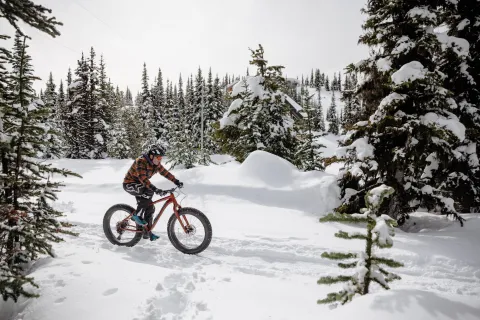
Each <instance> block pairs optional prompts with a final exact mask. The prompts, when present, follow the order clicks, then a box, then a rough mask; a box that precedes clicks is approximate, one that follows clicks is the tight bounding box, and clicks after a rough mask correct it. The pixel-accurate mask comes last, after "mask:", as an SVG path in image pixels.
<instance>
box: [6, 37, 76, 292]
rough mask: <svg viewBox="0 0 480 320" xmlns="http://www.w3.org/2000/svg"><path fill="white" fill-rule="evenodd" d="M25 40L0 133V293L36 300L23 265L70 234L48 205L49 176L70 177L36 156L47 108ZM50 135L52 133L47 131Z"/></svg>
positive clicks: (18, 46)
mask: <svg viewBox="0 0 480 320" xmlns="http://www.w3.org/2000/svg"><path fill="white" fill-rule="evenodd" d="M27 48H28V46H27V45H26V37H21V36H20V34H19V33H17V35H16V37H15V41H14V50H13V53H12V60H11V62H12V68H11V70H12V71H11V73H10V75H9V81H8V82H9V91H10V92H11V93H12V95H11V96H9V97H8V98H9V101H8V103H7V105H6V106H5V109H4V110H3V111H4V115H3V119H4V127H3V130H4V133H5V134H6V135H8V136H9V137H10V138H11V139H10V141H9V147H8V149H3V150H2V153H3V156H2V164H1V165H2V172H3V175H2V177H1V182H2V191H1V192H0V195H1V199H0V210H1V212H0V294H1V295H2V297H3V299H4V300H6V299H13V300H14V301H17V299H18V298H19V297H20V296H26V297H34V296H36V295H35V294H34V293H32V292H31V291H30V290H29V289H27V288H26V286H27V285H32V286H37V285H36V284H35V283H34V279H33V278H32V277H28V276H26V270H25V266H26V265H28V263H30V262H33V261H35V260H36V259H37V258H38V257H39V256H40V255H43V254H48V255H50V256H53V255H54V254H53V250H52V243H54V242H60V241H63V239H62V238H61V237H60V235H61V234H62V233H63V234H72V233H71V232H70V231H68V229H67V228H68V226H69V225H68V224H67V223H65V222H60V221H59V220H58V219H59V218H60V217H62V213H61V212H59V211H56V210H54V209H53V208H52V207H51V206H50V205H49V202H48V201H53V200H56V199H57V198H56V194H55V193H56V192H57V190H58V187H59V186H60V185H61V184H60V183H59V182H52V180H51V176H52V175H53V174H57V175H71V174H73V173H72V172H69V171H67V170H63V169H59V168H54V167H52V166H51V165H48V164H45V162H43V161H41V160H39V159H37V158H36V156H37V154H38V153H39V152H41V151H42V150H45V148H46V146H47V147H48V143H49V141H48V140H45V139H44V138H43V137H44V135H45V133H46V132H49V128H48V126H47V125H46V124H45V122H44V121H45V119H46V118H47V117H48V116H50V110H49V109H48V108H47V107H46V106H45V104H44V103H43V101H41V100H38V99H36V97H35V92H34V90H33V88H32V84H33V81H34V80H39V78H37V77H35V76H34V75H33V68H32V65H31V57H30V56H29V55H28V53H27V51H26V49H27ZM52 134H53V133H52Z"/></svg>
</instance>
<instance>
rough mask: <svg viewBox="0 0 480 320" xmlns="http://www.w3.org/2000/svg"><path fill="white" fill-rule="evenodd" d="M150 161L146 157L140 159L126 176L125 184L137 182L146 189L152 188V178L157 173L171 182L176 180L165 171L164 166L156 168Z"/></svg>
mask: <svg viewBox="0 0 480 320" xmlns="http://www.w3.org/2000/svg"><path fill="white" fill-rule="evenodd" d="M149 160H150V159H148V158H146V156H141V157H138V158H137V159H136V160H135V162H134V163H133V164H132V166H131V167H130V169H129V170H128V172H127V174H126V175H125V178H124V179H123V183H133V182H136V183H141V184H143V185H144V186H145V187H146V188H151V185H152V184H151V182H150V178H151V177H152V176H153V175H154V174H155V173H160V174H161V175H162V176H164V177H165V178H167V179H168V180H170V181H174V180H175V176H174V175H173V174H171V173H170V172H169V171H168V170H167V169H165V167H164V166H162V165H161V164H159V165H158V166H156V165H154V164H153V163H151V162H150V161H149Z"/></svg>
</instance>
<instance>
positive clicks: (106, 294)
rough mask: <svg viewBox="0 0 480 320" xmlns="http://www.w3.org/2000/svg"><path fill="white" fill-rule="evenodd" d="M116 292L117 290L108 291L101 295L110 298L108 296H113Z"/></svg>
mask: <svg viewBox="0 0 480 320" xmlns="http://www.w3.org/2000/svg"><path fill="white" fill-rule="evenodd" d="M117 291H118V288H112V289H108V290H107V291H105V292H104V293H103V295H104V296H110V295H112V294H114V293H115V292H117Z"/></svg>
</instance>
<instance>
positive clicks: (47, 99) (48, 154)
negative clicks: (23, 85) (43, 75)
mask: <svg viewBox="0 0 480 320" xmlns="http://www.w3.org/2000/svg"><path fill="white" fill-rule="evenodd" d="M43 102H44V107H45V109H46V111H47V113H46V115H45V119H43V121H42V122H43V123H45V124H46V126H47V127H48V128H49V129H48V131H47V132H45V134H44V136H43V139H44V140H46V141H48V143H47V144H46V145H45V148H44V149H43V150H41V151H40V153H39V154H38V156H39V157H40V158H43V159H52V158H59V157H61V156H62V155H63V152H62V151H63V150H62V145H63V141H62V140H61V139H60V130H61V127H60V120H59V110H58V109H57V91H56V86H55V83H54V82H53V76H52V73H51V72H50V76H49V78H48V82H47V87H46V89H45V94H44V100H43Z"/></svg>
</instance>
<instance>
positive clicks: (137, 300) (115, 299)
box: [0, 152, 480, 320]
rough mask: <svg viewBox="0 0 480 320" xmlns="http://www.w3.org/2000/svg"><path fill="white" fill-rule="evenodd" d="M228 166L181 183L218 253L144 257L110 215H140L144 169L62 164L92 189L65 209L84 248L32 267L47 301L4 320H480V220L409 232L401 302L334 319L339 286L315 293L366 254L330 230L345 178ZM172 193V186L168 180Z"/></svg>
mask: <svg viewBox="0 0 480 320" xmlns="http://www.w3.org/2000/svg"><path fill="white" fill-rule="evenodd" d="M215 161H216V162H217V163H219V165H212V166H208V167H197V168H194V169H190V170H173V173H174V174H175V175H176V176H177V177H178V178H179V179H180V180H181V181H183V182H184V183H185V188H184V189H183V190H184V192H185V194H186V195H187V196H186V197H185V198H183V195H182V196H181V197H180V199H182V198H183V200H182V205H184V206H192V207H196V208H198V209H200V210H201V211H203V212H204V213H205V214H206V215H207V216H208V217H209V219H210V221H211V223H212V226H213V240H212V242H211V244H210V247H209V248H208V249H207V250H206V251H204V252H203V253H201V254H199V255H197V256H188V255H184V254H182V253H180V252H179V251H177V250H176V249H175V248H174V247H173V246H172V245H171V244H170V243H169V241H168V237H167V235H166V232H165V231H166V221H167V219H168V216H165V217H162V219H161V223H160V224H159V225H157V231H158V233H159V234H160V239H159V240H158V241H156V242H150V241H146V240H142V241H141V242H140V243H139V244H138V245H137V246H135V247H133V248H124V247H117V246H114V245H112V244H110V243H109V242H108V240H107V239H106V238H105V236H104V234H103V230H102V225H101V223H102V218H103V215H104V213H105V211H106V210H107V209H108V208H109V207H110V206H111V205H113V204H115V203H128V204H130V205H134V198H133V197H132V196H130V195H128V194H127V193H125V192H124V191H123V189H122V186H121V182H122V179H123V176H124V174H125V172H126V171H127V169H128V167H129V166H130V164H131V162H132V161H129V160H58V161H56V162H55V164H56V165H58V166H61V167H66V168H69V169H72V170H74V171H76V172H78V173H79V174H81V175H82V176H83V179H79V178H73V177H71V178H67V179H66V180H64V181H65V183H66V186H65V187H64V188H63V190H62V192H61V193H60V194H59V200H58V201H57V202H56V203H55V206H56V207H57V208H61V209H63V210H65V211H66V212H67V216H68V220H69V221H71V222H73V223H75V224H76V227H75V230H76V231H77V232H79V233H80V235H79V236H78V237H70V236H67V237H66V240H67V241H66V242H64V243H61V244H58V245H55V248H56V254H57V257H56V258H44V259H41V260H39V261H38V262H37V263H35V265H34V266H33V267H32V272H31V274H32V276H34V277H35V279H36V281H37V283H38V284H39V285H40V289H38V290H36V291H37V292H38V293H40V294H41V297H40V298H38V299H30V300H25V299H22V300H20V301H19V302H18V303H17V304H14V303H13V302H11V301H10V302H8V303H3V302H1V303H0V319H2V320H11V319H12V320H13V319H15V320H20V319H21V320H33V319H35V320H43V319H45V320H47V319H48V320H56V319H59V320H60V319H61V320H63V319H68V320H77V319H78V320H80V319H82V320H84V319H89V320H96V319H99V320H105V319H115V320H122V319H125V320H127V319H129V320H130V319H138V320H140V319H141V320H143V319H151V320H153V319H155V320H157V319H164V320H166V319H170V320H171V319H177V320H179V319H182V320H183V319H220V320H224V319H241V320H244V319H249V320H250V319H251V320H253V319H275V320H276V319H294V320H296V319H302V320H308V319H334V318H336V319H340V320H341V319H345V320H346V319H349V320H351V319H352V318H361V319H412V320H413V319H427V320H429V319H431V320H433V319H436V320H437V319H462V320H463V319H480V254H479V251H478V244H479V243H480V241H479V240H480V216H478V215H467V216H466V218H467V220H468V221H467V222H466V223H465V227H464V228H461V227H460V226H459V225H458V224H457V223H452V222H450V221H448V220H446V219H445V218H443V217H436V216H433V215H430V214H420V213H419V214H416V215H414V216H413V217H412V218H411V219H410V220H409V222H408V223H409V229H410V231H411V232H410V233H405V232H402V231H400V230H397V236H396V237H395V238H394V240H395V245H394V247H393V248H392V249H388V250H385V252H384V255H386V256H388V257H392V258H395V259H397V260H399V261H401V262H403V263H404V264H405V267H403V268H400V269H397V270H395V272H396V273H398V274H400V275H401V276H402V278H403V279H402V280H400V281H397V282H393V283H392V290H390V291H383V289H382V290H380V289H379V288H374V289H375V290H374V293H372V294H370V295H367V296H364V297H360V298H357V299H355V300H354V301H353V302H352V303H350V304H348V305H345V306H343V307H339V308H337V309H334V310H331V309H330V308H329V307H328V306H322V305H317V304H316V301H317V299H321V298H324V297H325V296H326V294H327V293H329V292H332V291H334V290H335V289H337V288H338V287H337V286H332V287H327V286H320V285H317V284H316V281H317V279H318V278H319V277H321V276H324V275H329V274H331V275H334V274H338V273H339V272H341V270H339V269H338V268H337V267H336V266H335V264H334V263H332V261H330V260H326V259H322V258H321V257H320V255H321V253H322V252H323V251H330V250H337V251H341V250H362V248H363V243H362V242H361V241H352V240H350V241H348V240H341V239H337V238H335V237H334V236H333V234H334V233H335V232H336V231H338V230H339V229H340V228H341V229H342V230H348V229H354V228H357V227H354V226H344V225H340V224H337V223H329V224H326V223H325V224H324V223H320V222H318V218H319V217H320V216H321V215H323V214H325V213H327V212H328V211H329V210H331V209H333V208H334V207H335V206H336V205H338V193H339V190H338V188H337V187H336V185H335V176H333V175H330V174H328V173H320V172H307V173H304V172H299V171H297V170H296V169H295V168H294V167H293V166H292V165H291V164H290V163H288V162H286V161H284V160H282V159H280V158H278V157H275V156H272V155H270V154H267V153H264V152H255V153H253V154H252V155H251V156H250V157H249V158H247V160H246V161H245V162H244V163H243V164H239V163H237V162H235V161H232V160H231V159H229V158H228V157H224V156H223V157H222V156H217V157H215ZM152 181H153V183H154V184H155V185H157V186H158V187H160V188H169V187H172V184H171V183H170V182H168V181H167V180H165V179H163V178H162V177H160V176H158V177H155V178H153V179H152Z"/></svg>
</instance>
